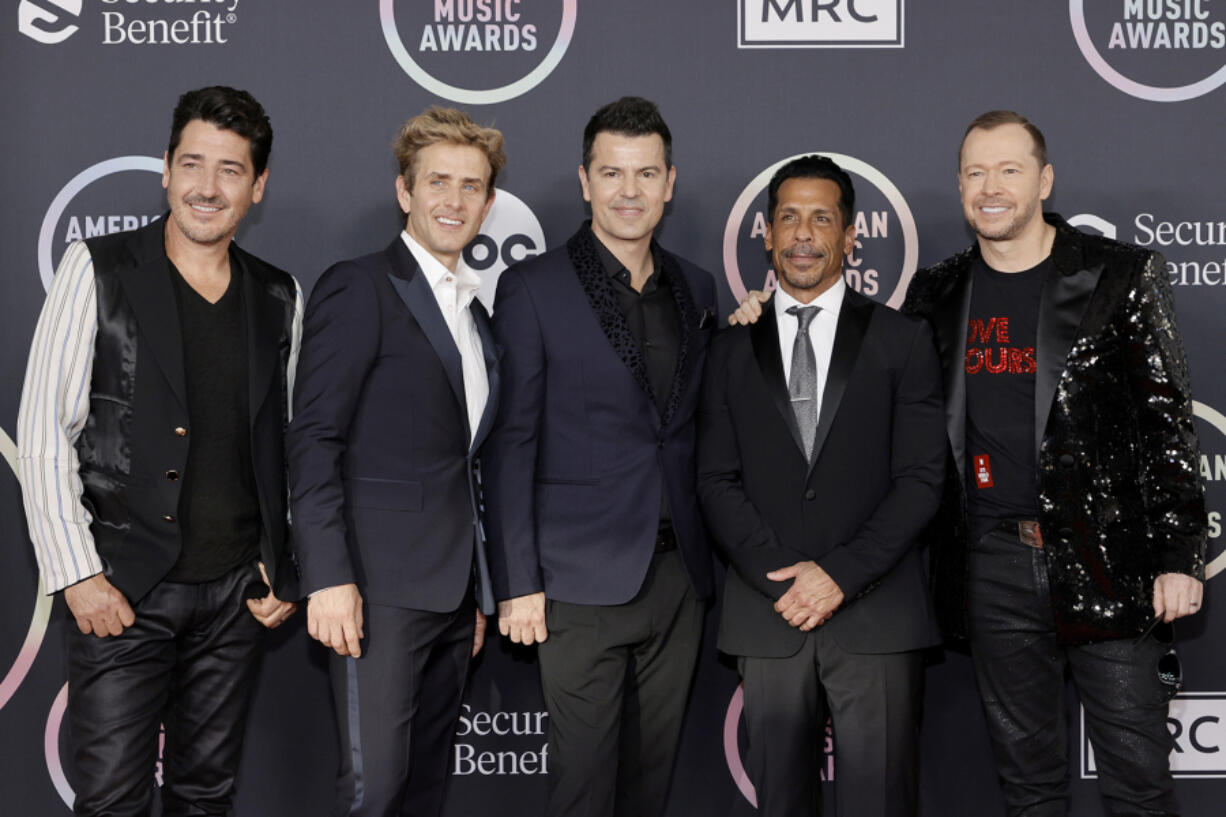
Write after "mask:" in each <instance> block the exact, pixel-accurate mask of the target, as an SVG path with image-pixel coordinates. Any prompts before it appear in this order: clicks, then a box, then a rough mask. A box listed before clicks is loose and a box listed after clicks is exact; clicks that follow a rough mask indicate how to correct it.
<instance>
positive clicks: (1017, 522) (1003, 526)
mask: <svg viewBox="0 0 1226 817" xmlns="http://www.w3.org/2000/svg"><path fill="white" fill-rule="evenodd" d="M996 529H997V530H998V531H1000V532H1001V533H1007V534H1009V535H1010V536H1016V537H1017V538H1018V541H1020V542H1021V543H1022V544H1023V545H1027V546H1029V547H1032V548H1038V549H1040V550H1042V549H1043V532H1042V531H1041V530H1039V523H1038V522H1037V521H1036V520H1034V519H1002V520H1000V522H998V523H996Z"/></svg>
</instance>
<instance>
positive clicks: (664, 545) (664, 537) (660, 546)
mask: <svg viewBox="0 0 1226 817" xmlns="http://www.w3.org/2000/svg"><path fill="white" fill-rule="evenodd" d="M676 549H677V534H675V533H673V528H672V525H669V526H668V527H667V528H660V530H659V531H657V532H656V553H666V552H667V551H670V550H676Z"/></svg>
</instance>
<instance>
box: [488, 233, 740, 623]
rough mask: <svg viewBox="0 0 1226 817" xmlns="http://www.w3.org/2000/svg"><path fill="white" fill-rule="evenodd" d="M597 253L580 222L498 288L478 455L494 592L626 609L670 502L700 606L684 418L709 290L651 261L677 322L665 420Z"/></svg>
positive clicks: (700, 564) (703, 586) (702, 588)
mask: <svg viewBox="0 0 1226 817" xmlns="http://www.w3.org/2000/svg"><path fill="white" fill-rule="evenodd" d="M595 242H596V239H595V237H594V236H593V235H592V232H591V230H590V229H589V228H588V227H587V226H586V225H585V226H584V227H582V228H581V229H580V230H579V232H578V233H577V234H576V235H575V236H574V237H573V238H571V240H570V241H569V242H568V243H567V245H566V246H565V247H560V248H557V249H554V250H552V251H550V252H548V253H545V254H543V255H540V256H537V257H535V258H532V259H528V260H526V261H523V262H521V263H519V264H516V265H515V266H513V267H511V268H510V269H508V270H507V271H506V272H504V273H503V274H502V277H501V278H500V279H499V281H498V295H497V299H496V300H495V305H494V319H493V325H494V335H495V337H496V338H497V339H498V343H499V346H500V347H501V348H502V349H503V353H504V356H503V361H502V362H503V388H502V400H501V406H500V409H499V416H498V423H497V425H496V427H495V430H494V433H493V434H492V435H491V437H490V441H489V444H488V445H487V446H486V454H485V474H486V492H487V499H488V506H489V515H488V519H487V528H488V532H489V539H490V569H491V576H492V579H493V582H494V592H495V595H496V596H497V597H498V598H499V599H508V598H514V597H517V596H522V595H527V594H529V593H535V592H537V591H540V590H544V591H545V595H546V597H547V598H550V599H555V600H559V601H566V602H573V603H579V604H597V605H610V604H621V603H624V602H627V601H629V600H630V599H632V598H633V597H634V596H635V594H636V593H638V591H639V588H640V587H641V585H642V583H643V579H644V577H645V576H646V573H647V568H648V566H649V565H650V562H651V558H652V554H653V552H654V548H655V540H656V533H657V529H658V525H659V513H660V495H661V492H662V491H667V495H668V503H669V508H670V510H671V513H672V516H673V527H674V530H675V532H676V535H677V540H678V545H679V548H680V550H681V555H682V558H683V559H684V561H685V566H686V569H687V570H688V572H689V576H690V579H691V581H692V583H693V585H694V589H695V591H696V592H697V594H698V595H699V597H705V596H707V595H709V594H710V592H711V583H712V582H711V561H710V553H709V550H708V547H707V541H706V533H705V531H704V529H703V525H702V520H701V516H700V512H699V509H698V502H697V497H696V492H695V481H694V480H695V471H694V454H695V448H694V447H695V430H694V412H695V410H696V408H697V404H698V395H699V381H700V380H701V375H702V370H703V362H704V359H705V357H706V351H707V343H708V341H709V338H710V335H711V327H712V326H713V325H714V314H715V306H716V302H715V286H714V284H713V282H712V280H711V276H710V275H709V274H708V273H706V272H704V271H703V270H701V269H699V268H698V267H696V266H694V265H693V264H690V263H689V262H687V261H684V260H682V259H680V258H677V257H676V256H674V255H671V254H669V253H667V252H663V251H661V253H660V257H661V259H662V260H661V272H662V274H663V275H664V276H665V278H666V279H667V281H668V283H669V284H670V286H671V291H672V293H673V297H674V299H675V301H676V304H677V310H678V314H679V315H680V317H681V326H682V341H681V350H680V353H679V355H678V361H677V368H676V371H675V373H674V376H673V381H672V385H671V389H670V393H669V395H668V402H667V407H666V409H665V411H664V412H663V413H661V412H660V410H659V409H658V408H657V407H656V401H655V399H654V396H653V394H652V391H651V386H650V383H649V381H648V377H647V369H646V365H645V362H644V360H643V358H642V355H641V354H640V351H639V347H638V344H637V343H636V342H635V339H634V336H633V335H632V334H631V333H630V329H629V326H628V325H627V323H626V320H625V317H624V316H623V315H622V312H621V309H620V308H619V306H618V302H617V297H616V295H615V294H614V292H613V289H612V283H611V281H610V280H609V277H608V275H607V274H606V272H605V270H604V267H603V265H602V263H601V260H600V257H599V255H598V253H597V250H596V245H595Z"/></svg>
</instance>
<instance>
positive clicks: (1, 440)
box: [0, 429, 52, 709]
mask: <svg viewBox="0 0 1226 817" xmlns="http://www.w3.org/2000/svg"><path fill="white" fill-rule="evenodd" d="M0 456H3V457H4V461H5V462H7V463H8V465H9V468H11V469H12V470H13V476H14V477H15V478H16V479H17V480H18V481H20V479H21V478H20V477H19V476H18V475H17V446H16V445H15V444H14V443H13V440H12V438H11V437H9V435H8V434H6V433H5V432H4V430H3V429H0ZM26 546H27V547H28V546H29V543H28V542H27V543H26ZM16 549H17V548H16V547H12V548H10V551H14V550H16ZM27 552H28V551H27ZM51 601H52V599H51V596H48V595H47V594H46V593H45V592H44V591H43V583H42V580H41V579H40V580H39V581H38V583H37V587H36V588H35V590H34V614H33V615H32V616H31V617H30V626H29V627H28V628H27V629H26V637H25V639H24V640H23V641H22V644H21V647H20V648H19V649H18V651H17V657H16V658H15V659H14V660H13V663H12V665H11V666H10V667H9V668H8V671H6V672H5V673H4V677H3V680H0V709H3V708H4V705H5V704H7V703H8V702H9V701H10V700H11V699H12V697H13V693H14V692H16V691H17V688H18V687H19V686H21V682H22V681H24V680H25V677H26V675H27V674H28V673H29V672H30V667H32V666H34V659H35V657H37V656H38V650H39V648H40V647H42V645H43V638H44V637H45V636H46V635H47V622H49V621H50V620H51ZM0 660H2V659H0ZM0 666H3V664H0Z"/></svg>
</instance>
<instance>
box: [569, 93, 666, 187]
mask: <svg viewBox="0 0 1226 817" xmlns="http://www.w3.org/2000/svg"><path fill="white" fill-rule="evenodd" d="M598 133H617V134H621V135H622V136H650V135H651V134H653V133H658V134H660V138H661V139H663V140H664V167H665V169H667V168H670V167H672V166H673V135H672V133H671V132H669V130H668V125H666V124H664V117H662V116H660V109H659V108H658V107H656V103H654V102H652V101H651V100H650V99H643V98H642V97H641V96H624V97H622V98H621V99H619V100H617V101H616V102H610V103H609V104H608V105H605V106H604V107H603V108H601V109H600V110H598V111H596V113H594V114H592V118H591V119H589V120H588V121H587V127H586V128H584V129H583V168H584V170H587V169H589V168H590V167H591V166H592V143H593V142H595V141H596V134H598Z"/></svg>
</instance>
